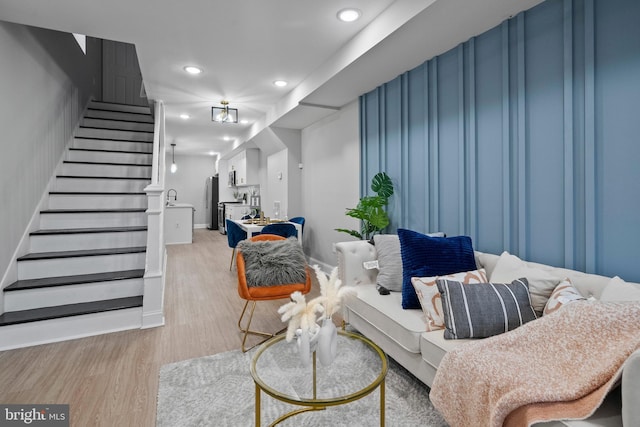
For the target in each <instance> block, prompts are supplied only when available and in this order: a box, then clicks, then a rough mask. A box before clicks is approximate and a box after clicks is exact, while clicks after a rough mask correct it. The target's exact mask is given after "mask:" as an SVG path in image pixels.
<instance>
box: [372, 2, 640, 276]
mask: <svg viewBox="0 0 640 427" xmlns="http://www.w3.org/2000/svg"><path fill="white" fill-rule="evenodd" d="M639 22H640V2H638V1H637V0H573V1H572V0H548V1H546V2H544V3H542V4H540V5H538V6H536V7H534V8H533V9H530V10H528V11H526V12H523V13H520V14H519V15H517V16H515V17H513V18H512V19H509V20H507V21H504V22H503V23H502V24H500V25H499V26H497V27H495V28H493V29H491V30H489V31H487V32H485V33H483V34H481V35H479V36H477V37H474V38H473V39H471V40H469V41H467V42H465V43H463V44H461V45H459V46H457V47H455V48H454V49H452V50H450V51H448V52H446V53H444V54H442V55H440V56H438V57H436V58H433V59H431V60H429V61H427V62H425V63H423V64H422V65H420V66H418V67H417V68H415V69H413V70H410V71H408V72H406V73H404V74H402V75H400V76H398V77H397V78H396V79H394V80H392V81H390V82H388V83H386V84H384V85H382V86H380V87H378V88H377V89H375V90H373V91H371V92H369V93H367V94H365V95H363V96H362V97H361V98H360V114H361V116H360V118H361V120H360V127H361V129H360V134H361V156H362V158H361V193H362V194H366V193H368V192H369V189H368V185H369V183H370V181H371V178H372V177H373V175H375V174H376V173H377V172H379V171H386V172H387V173H388V174H389V175H390V176H391V178H392V179H393V181H394V184H395V187H396V194H395V195H394V196H393V198H392V201H391V205H390V206H389V212H390V215H391V218H392V223H391V226H390V229H389V231H390V232H394V231H395V230H396V229H397V228H399V227H402V228H409V229H413V230H417V231H421V232H428V231H444V232H446V233H447V234H448V235H459V234H465V235H469V236H471V237H472V239H473V242H474V247H475V248H476V249H477V250H480V251H485V252H492V253H500V252H501V251H503V250H508V251H510V252H511V253H514V254H516V255H518V256H520V257H522V258H524V259H527V260H531V261H536V262H541V263H545V264H551V265H555V266H564V267H567V268H571V269H577V270H582V271H587V272H590V273H598V274H603V275H607V276H613V275H619V276H621V277H622V278H623V279H626V280H631V281H636V282H638V281H640V270H639V269H638V268H637V266H636V265H635V264H636V263H637V262H639V261H640V249H639V248H640V25H638V23H639Z"/></svg>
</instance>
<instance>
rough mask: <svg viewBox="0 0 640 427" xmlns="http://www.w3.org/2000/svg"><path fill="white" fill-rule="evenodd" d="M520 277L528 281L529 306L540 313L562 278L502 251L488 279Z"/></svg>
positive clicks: (505, 279) (499, 281)
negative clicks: (530, 265)
mask: <svg viewBox="0 0 640 427" xmlns="http://www.w3.org/2000/svg"><path fill="white" fill-rule="evenodd" d="M522 277H524V278H526V279H527V281H528V282H529V293H530V294H531V306H532V307H533V309H534V310H535V311H536V312H538V313H542V311H543V310H544V306H545V305H546V304H547V300H548V299H549V297H550V296H551V293H552V292H553V290H554V289H555V288H556V286H558V284H559V283H560V282H561V281H562V279H563V278H562V277H556V276H554V275H553V274H552V273H549V272H547V271H544V270H540V269H538V268H532V267H529V266H527V264H526V263H525V262H524V261H522V260H521V259H520V258H518V257H517V256H515V255H511V254H510V253H509V252H507V251H504V252H503V253H502V254H501V255H500V258H499V259H498V262H497V263H496V268H495V269H494V270H493V273H491V277H490V278H489V280H490V281H491V282H493V283H511V282H513V281H514V280H517V279H520V278H522Z"/></svg>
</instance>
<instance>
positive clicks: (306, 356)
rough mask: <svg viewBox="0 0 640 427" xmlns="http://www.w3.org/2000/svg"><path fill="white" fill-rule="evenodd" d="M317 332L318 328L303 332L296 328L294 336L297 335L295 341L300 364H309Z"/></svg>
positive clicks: (316, 339)
mask: <svg viewBox="0 0 640 427" xmlns="http://www.w3.org/2000/svg"><path fill="white" fill-rule="evenodd" d="M319 334H320V328H316V330H315V331H313V332H311V331H308V330H307V331H304V332H303V331H302V329H296V336H297V337H298V339H297V340H296V343H297V345H298V354H299V355H300V361H301V362H302V366H309V365H310V364H311V355H312V354H313V352H314V351H316V345H317V343H318V336H319Z"/></svg>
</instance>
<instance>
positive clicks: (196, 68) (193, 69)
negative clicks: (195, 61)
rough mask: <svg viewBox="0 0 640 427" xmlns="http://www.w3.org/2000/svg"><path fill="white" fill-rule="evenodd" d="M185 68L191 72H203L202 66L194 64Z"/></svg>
mask: <svg viewBox="0 0 640 427" xmlns="http://www.w3.org/2000/svg"><path fill="white" fill-rule="evenodd" d="M184 70H185V71H186V72H187V73H189V74H200V73H201V72H202V68H198V67H194V66H193V65H187V66H186V67H184Z"/></svg>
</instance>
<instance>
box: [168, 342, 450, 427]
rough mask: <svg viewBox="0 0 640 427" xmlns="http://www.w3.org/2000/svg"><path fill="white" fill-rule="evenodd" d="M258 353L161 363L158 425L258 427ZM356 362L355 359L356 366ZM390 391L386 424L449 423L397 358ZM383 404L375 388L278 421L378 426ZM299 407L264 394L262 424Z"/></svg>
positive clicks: (388, 382)
mask: <svg viewBox="0 0 640 427" xmlns="http://www.w3.org/2000/svg"><path fill="white" fill-rule="evenodd" d="M253 354H254V351H250V352H247V353H242V352H241V351H239V350H236V351H230V352H226V353H220V354H216V355H213V356H207V357H201V358H197V359H191V360H185V361H182V362H177V363H172V364H168V365H164V366H162V368H161V369H160V385H159V389H158V406H157V416H156V423H157V426H158V427H175V426H182V427H187V426H194V427H195V426H198V427H202V426H233V427H236V426H243V427H244V426H253V425H254V422H255V419H254V416H255V413H254V398H255V386H254V383H253V380H252V378H251V374H250V372H249V367H250V364H251V358H252V357H253ZM347 363H348V361H347ZM357 365H358V364H357V363H355V361H354V365H353V366H357ZM385 393H386V396H385V397H386V399H385V400H386V407H385V412H386V425H387V426H399V427H400V426H402V427H407V426H422V427H441V426H442V427H446V426H447V423H446V422H445V421H444V419H443V418H442V416H441V415H440V414H439V413H438V412H437V411H436V410H435V409H434V408H433V406H432V405H431V402H430V401H429V389H428V388H427V387H426V386H425V385H424V384H423V383H422V382H420V381H419V380H417V379H415V378H414V377H413V376H412V375H411V374H410V373H409V372H407V371H406V370H405V369H404V368H402V367H401V366H400V365H398V364H397V363H396V362H395V361H393V360H392V359H389V370H388V372H387V377H386V392H385ZM379 402H380V394H379V390H375V391H374V392H372V393H371V394H370V395H368V396H366V397H364V398H362V399H360V400H358V401H355V402H351V403H349V404H346V405H341V406H333V407H330V408H328V409H326V410H323V411H313V412H308V413H303V414H299V415H296V416H294V417H292V418H289V419H287V420H285V421H283V422H282V423H280V424H279V425H280V426H288V427H292V426H318V427H325V426H332V427H335V426H345V427H346V426H374V425H379V415H380V409H379V408H380V407H379ZM297 408H299V407H297V406H293V405H289V404H286V403H283V402H279V401H277V400H275V399H273V398H271V397H270V396H268V395H266V394H265V393H262V400H261V409H262V410H261V414H262V425H269V424H270V423H271V422H273V421H274V420H276V419H277V418H278V417H279V416H280V415H282V414H284V413H286V412H289V411H291V410H293V409H297Z"/></svg>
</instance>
